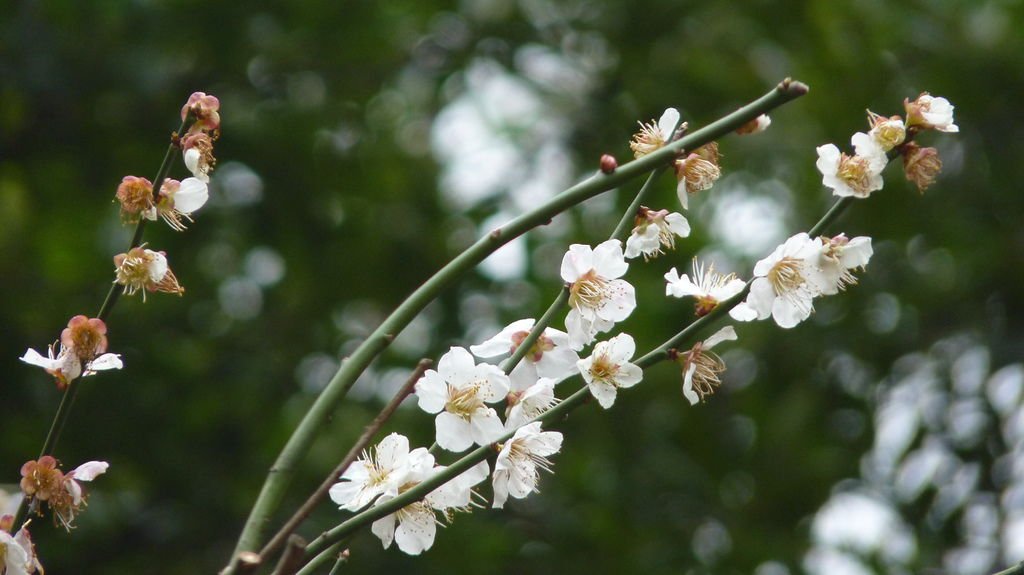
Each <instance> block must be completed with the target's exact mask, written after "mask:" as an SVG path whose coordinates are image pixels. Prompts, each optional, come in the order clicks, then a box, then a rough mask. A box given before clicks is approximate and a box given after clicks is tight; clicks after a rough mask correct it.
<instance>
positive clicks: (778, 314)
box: [772, 296, 813, 329]
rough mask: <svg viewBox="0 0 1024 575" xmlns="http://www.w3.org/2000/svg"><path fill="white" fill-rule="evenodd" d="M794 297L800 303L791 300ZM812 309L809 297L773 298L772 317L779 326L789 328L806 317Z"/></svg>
mask: <svg viewBox="0 0 1024 575" xmlns="http://www.w3.org/2000/svg"><path fill="white" fill-rule="evenodd" d="M794 299H796V300H798V301H799V302H800V305H798V304H797V303H795V302H794V301H793V300H794ZM812 310H813V307H812V304H811V300H810V298H809V297H801V296H797V297H794V298H783V297H779V298H775V301H774V302H773V303H772V319H774V320H775V323H776V324H778V325H779V327H781V328H786V329H789V328H791V327H795V326H796V325H797V324H799V323H800V322H802V321H803V320H805V319H807V318H808V317H809V316H810V315H811V311H812Z"/></svg>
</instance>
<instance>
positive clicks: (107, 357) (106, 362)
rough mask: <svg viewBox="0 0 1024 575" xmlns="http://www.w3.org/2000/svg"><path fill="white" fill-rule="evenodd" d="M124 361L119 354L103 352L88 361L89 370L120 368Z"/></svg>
mask: <svg viewBox="0 0 1024 575" xmlns="http://www.w3.org/2000/svg"><path fill="white" fill-rule="evenodd" d="M122 367H124V362H122V361H121V356H120V355H117V354H116V353H105V354H103V355H101V356H99V357H97V358H96V359H94V360H92V362H90V363H89V371H104V370H107V369H121V368H122Z"/></svg>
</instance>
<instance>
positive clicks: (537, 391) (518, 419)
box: [505, 360, 578, 431]
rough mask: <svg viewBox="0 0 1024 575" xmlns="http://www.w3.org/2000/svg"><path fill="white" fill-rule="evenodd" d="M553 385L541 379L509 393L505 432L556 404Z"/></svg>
mask: <svg viewBox="0 0 1024 575" xmlns="http://www.w3.org/2000/svg"><path fill="white" fill-rule="evenodd" d="M577 361H578V360H577ZM575 370H576V364H575V363H574V364H573V371H575ZM555 383H556V381H555V380H554V379H549V378H541V379H540V380H539V381H537V383H535V384H533V385H531V386H530V387H528V388H526V389H524V390H522V391H512V392H511V393H509V394H508V398H507V400H508V409H506V411H505V430H506V431H512V430H513V429H517V428H519V427H520V426H522V425H523V424H525V423H529V422H530V421H532V420H533V419H535V418H536V417H537V416H539V415H541V414H543V413H544V412H545V411H547V410H549V409H551V408H552V407H553V406H554V405H555V404H557V403H558V398H556V397H555Z"/></svg>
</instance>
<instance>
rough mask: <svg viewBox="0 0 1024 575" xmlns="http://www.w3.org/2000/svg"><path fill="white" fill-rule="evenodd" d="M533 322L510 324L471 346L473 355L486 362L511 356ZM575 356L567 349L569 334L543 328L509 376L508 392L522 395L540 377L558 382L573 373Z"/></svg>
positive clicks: (526, 320)
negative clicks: (509, 386) (509, 387)
mask: <svg viewBox="0 0 1024 575" xmlns="http://www.w3.org/2000/svg"><path fill="white" fill-rule="evenodd" d="M533 324H534V321H533V319H521V320H518V321H514V322H512V323H510V324H509V325H508V327H506V328H505V329H503V330H501V331H500V332H498V334H497V335H495V336H494V337H492V338H490V339H488V340H487V341H485V342H483V343H481V344H480V345H471V346H469V350H470V351H472V352H473V355H475V356H477V357H481V358H486V359H490V358H493V357H499V356H502V355H505V354H511V353H513V352H515V350H516V349H517V348H519V345H520V344H522V343H523V341H524V340H525V339H526V336H527V335H529V334H530V331H531V330H532V329H533ZM579 359H580V358H579V356H578V355H577V354H576V352H575V351H573V350H572V348H570V347H569V334H567V333H565V332H564V331H560V330H557V329H554V328H550V327H549V328H545V329H544V331H543V333H541V335H540V337H538V338H537V341H536V342H534V344H533V345H532V346H531V347H530V350H529V351H528V352H526V355H524V356H523V359H522V361H520V362H519V364H518V365H516V367H515V369H513V370H512V373H510V374H509V380H510V381H511V387H512V391H523V390H525V389H526V388H528V387H530V386H531V385H533V384H534V383H536V382H537V380H538V379H540V378H542V377H546V378H551V379H554V380H556V381H560V380H562V379H565V378H566V377H569V376H570V375H572V374H574V373H576V362H577V361H578V360H579Z"/></svg>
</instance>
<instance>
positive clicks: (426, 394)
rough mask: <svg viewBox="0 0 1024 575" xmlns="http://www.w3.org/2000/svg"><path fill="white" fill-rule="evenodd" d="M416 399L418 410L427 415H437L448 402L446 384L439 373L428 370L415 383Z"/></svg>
mask: <svg viewBox="0 0 1024 575" xmlns="http://www.w3.org/2000/svg"><path fill="white" fill-rule="evenodd" d="M416 397H417V398H418V400H419V406H420V409H422V410H423V411H426V412H427V413H437V412H439V411H441V410H442V409H444V404H445V403H447V402H448V384H447V383H446V382H445V380H444V378H442V377H441V375H440V374H439V373H437V372H436V371H434V370H432V369H428V370H427V372H426V373H424V374H423V377H421V378H420V380H419V381H417V382H416Z"/></svg>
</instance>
